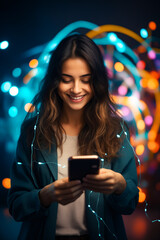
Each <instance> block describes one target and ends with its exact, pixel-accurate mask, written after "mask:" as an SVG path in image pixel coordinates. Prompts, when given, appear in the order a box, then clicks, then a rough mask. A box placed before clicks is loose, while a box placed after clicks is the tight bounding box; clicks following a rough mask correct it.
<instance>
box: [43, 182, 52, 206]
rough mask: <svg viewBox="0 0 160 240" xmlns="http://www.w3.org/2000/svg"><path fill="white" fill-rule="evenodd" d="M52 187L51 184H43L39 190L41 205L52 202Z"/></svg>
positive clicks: (47, 204) (48, 204)
mask: <svg viewBox="0 0 160 240" xmlns="http://www.w3.org/2000/svg"><path fill="white" fill-rule="evenodd" d="M53 188H54V187H52V186H51V184H49V185H47V186H45V187H44V188H42V189H41V190H40V191H39V199H40V203H41V205H42V206H43V207H46V208H47V207H49V206H50V205H51V203H52V200H51V195H53Z"/></svg>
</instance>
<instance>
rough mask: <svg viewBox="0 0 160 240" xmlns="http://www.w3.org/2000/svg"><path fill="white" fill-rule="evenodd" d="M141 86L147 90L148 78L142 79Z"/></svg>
mask: <svg viewBox="0 0 160 240" xmlns="http://www.w3.org/2000/svg"><path fill="white" fill-rule="evenodd" d="M140 85H141V87H143V88H146V87H147V86H148V80H147V79H146V78H142V79H141V81H140Z"/></svg>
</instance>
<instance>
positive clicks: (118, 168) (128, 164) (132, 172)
mask: <svg viewBox="0 0 160 240" xmlns="http://www.w3.org/2000/svg"><path fill="white" fill-rule="evenodd" d="M126 134H127V135H125V137H124V141H123V143H122V146H121V149H120V151H119V153H118V156H117V157H116V158H115V159H114V161H113V163H112V167H111V168H112V170H113V171H115V172H119V173H121V174H122V176H123V177H124V178H125V180H126V183H127V185H126V188H125V190H124V191H123V192H122V193H121V194H120V195H117V194H111V195H108V196H105V198H106V200H107V201H108V203H109V205H110V206H111V208H112V209H113V210H114V211H116V212H118V213H120V214H131V213H132V212H133V211H134V210H135V208H136V205H137V203H138V198H139V190H138V188H137V171H136V162H135V154H134V150H133V147H132V146H131V144H130V142H129V133H128V132H126Z"/></svg>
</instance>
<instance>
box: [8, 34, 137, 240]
mask: <svg viewBox="0 0 160 240" xmlns="http://www.w3.org/2000/svg"><path fill="white" fill-rule="evenodd" d="M33 105H34V106H35V107H36V109H38V110H37V111H38V112H37V116H36V117H33V118H31V119H29V120H26V121H24V123H23V125H22V128H21V135H20V138H19V141H18V145H17V152H16V159H15V161H14V163H13V167H12V177H11V180H12V187H11V190H10V192H9V197H8V202H9V210H10V213H11V215H12V216H13V217H14V219H15V220H16V221H22V222H23V224H22V228H21V231H20V235H19V239H23V240H25V239H45V240H46V239H47V240H50V239H52V240H54V239H57V240H58V239H59V240H64V239H68V240H69V239H75V240H76V239H84V240H85V239H91V240H97V239H123V240H124V239H127V237H126V233H125V229H124V225H123V220H122V217H121V214H131V213H132V212H133V211H134V209H135V207H136V205H137V202H138V189H137V174H136V165H135V158H134V154H133V151H132V147H131V145H130V144H129V140H128V139H129V136H127V135H128V131H127V129H126V127H125V125H124V124H123V121H122V119H121V118H120V117H119V115H118V114H117V111H116V107H115V105H114V103H113V102H112V100H111V97H110V95H109V91H108V78H107V73H106V68H105V66H104V62H103V57H102V55H101V52H100V50H99V48H98V47H97V46H96V44H95V43H94V42H93V41H92V40H91V39H89V38H88V37H87V36H85V35H81V34H73V35H71V36H68V37H66V38H65V39H63V40H62V41H61V43H60V44H59V45H58V46H57V48H56V49H55V51H54V52H53V53H52V56H51V59H50V63H49V67H48V70H47V73H46V76H45V78H44V81H43V85H42V87H41V90H40V92H39V93H38V94H37V96H36V97H35V99H34V101H33ZM38 107H39V108H38ZM91 154H98V155H99V156H100V157H101V158H102V163H103V166H102V168H101V169H100V171H99V174H97V175H87V176H86V177H85V178H84V179H83V183H81V182H80V181H79V180H74V181H69V180H68V173H67V159H68V158H69V157H70V156H72V155H91Z"/></svg>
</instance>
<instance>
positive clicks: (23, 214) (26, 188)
mask: <svg viewBox="0 0 160 240" xmlns="http://www.w3.org/2000/svg"><path fill="white" fill-rule="evenodd" d="M30 152H31V151H30V147H28V146H27V144H26V137H25V136H24V134H21V136H20V138H19V141H18V144H17V150H16V158H15V160H14V162H13V165H12V169H11V189H10V190H9V193H8V206H9V211H10V214H11V215H12V216H13V218H14V219H15V220H16V221H25V220H29V219H31V218H32V219H33V218H38V217H40V216H42V215H43V216H44V215H47V214H48V209H47V208H44V207H42V206H41V204H40V200H39V197H38V193H39V191H40V189H38V187H37V186H36V185H35V181H33V177H32V174H31V167H30V165H31V163H30V159H31V158H30Z"/></svg>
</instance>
